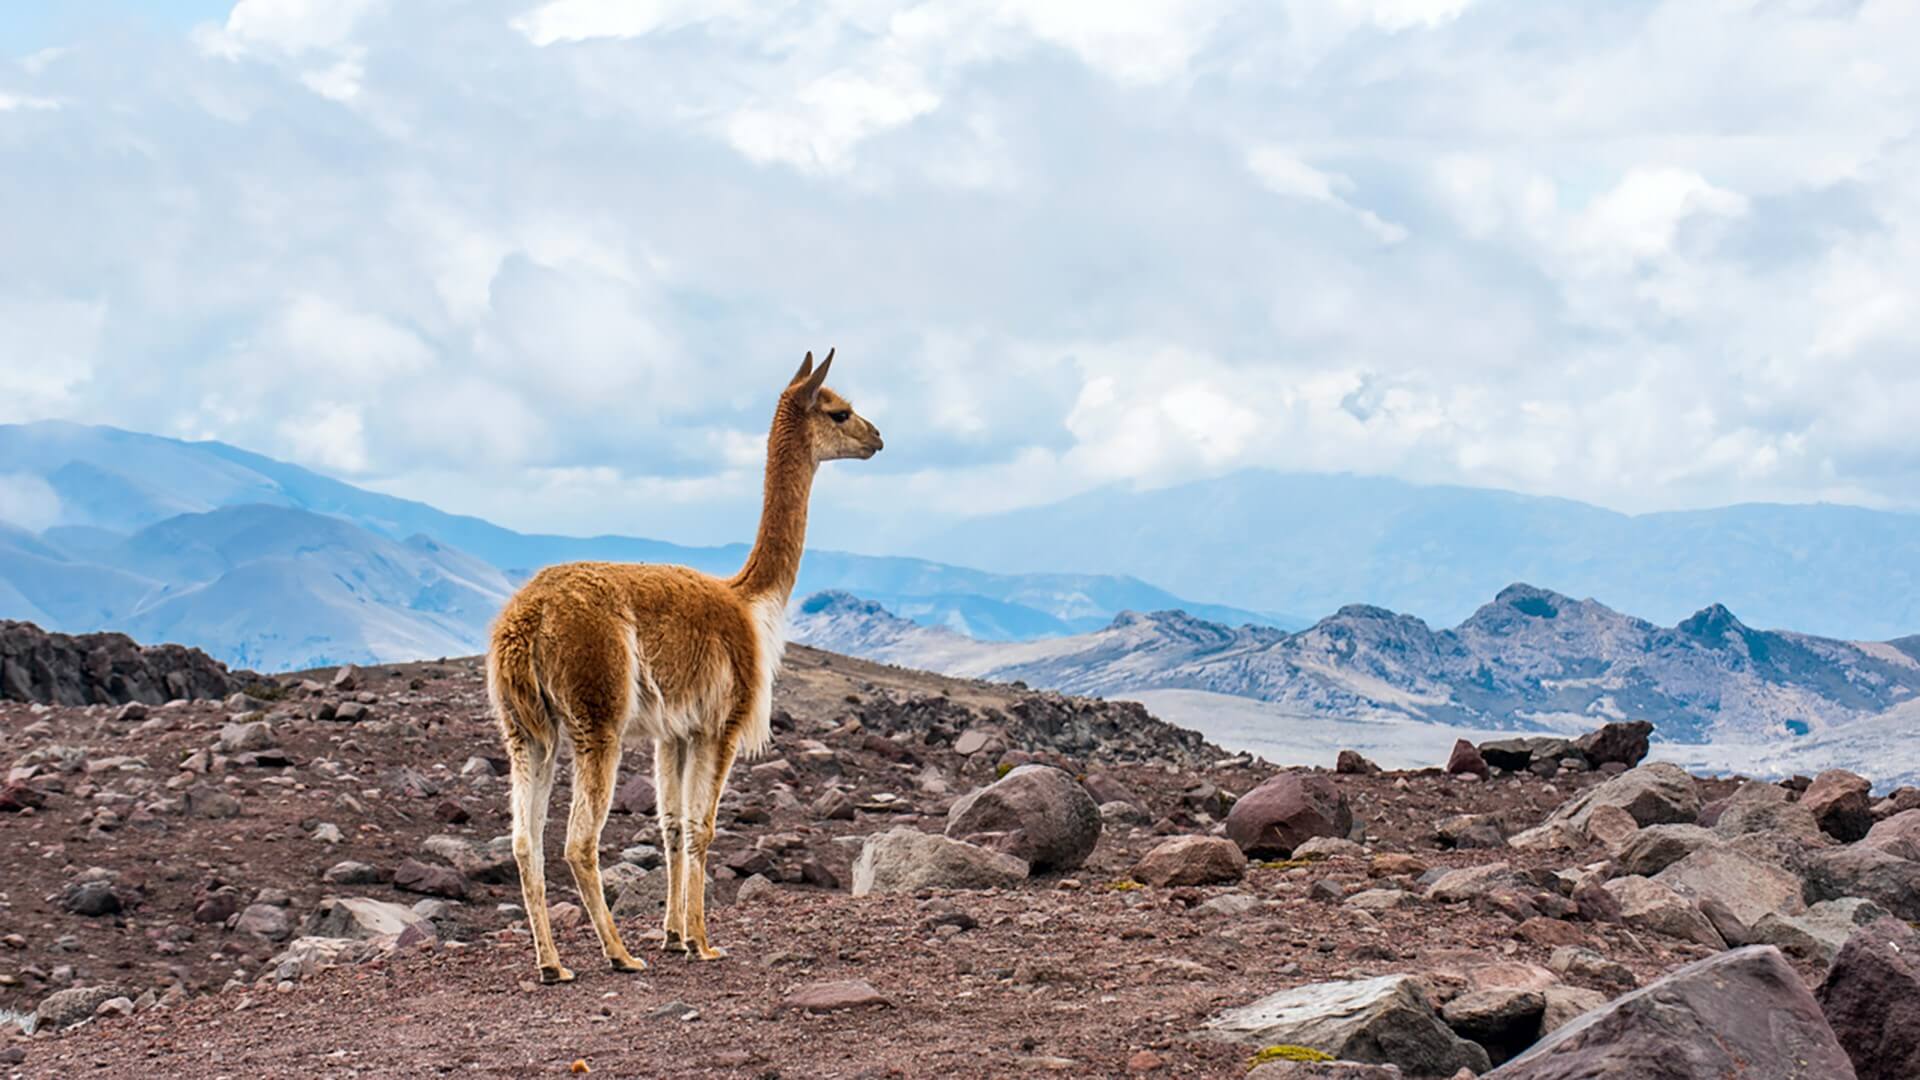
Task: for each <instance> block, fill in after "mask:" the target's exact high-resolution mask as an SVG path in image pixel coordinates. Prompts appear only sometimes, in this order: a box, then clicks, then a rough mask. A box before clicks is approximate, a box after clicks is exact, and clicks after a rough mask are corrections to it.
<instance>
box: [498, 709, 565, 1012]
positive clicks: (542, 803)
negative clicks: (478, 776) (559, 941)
mask: <svg viewBox="0 0 1920 1080" xmlns="http://www.w3.org/2000/svg"><path fill="white" fill-rule="evenodd" d="M556 751H557V748H556V747H554V746H551V745H549V746H540V745H534V744H528V743H526V742H524V741H520V740H509V741H508V743H507V763H508V769H507V775H508V777H509V780H510V782H511V784H512V786H513V794H512V796H511V797H510V798H511V809H512V811H513V861H514V862H515V863H517V864H519V867H520V899H521V901H522V902H523V903H524V904H525V905H526V908H527V926H528V927H529V928H530V929H531V930H532V931H533V955H534V961H535V963H537V964H539V965H540V981H541V982H549V983H554V982H570V981H572V979H573V972H571V971H568V970H567V969H566V968H564V967H561V966H560V950H558V949H556V948H555V947H554V944H553V926H552V925H551V924H550V923H549V922H548V921H547V876H546V875H547V869H546V848H545V843H546V830H547V800H548V799H549V798H550V797H551V796H552V795H553V766H554V758H555V756H556Z"/></svg>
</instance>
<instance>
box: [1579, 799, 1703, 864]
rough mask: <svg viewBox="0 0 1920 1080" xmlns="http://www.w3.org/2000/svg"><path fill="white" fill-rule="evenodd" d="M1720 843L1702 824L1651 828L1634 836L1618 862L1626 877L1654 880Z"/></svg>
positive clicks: (1650, 826) (1626, 845)
mask: <svg viewBox="0 0 1920 1080" xmlns="http://www.w3.org/2000/svg"><path fill="white" fill-rule="evenodd" d="M1595 816H1596V817H1597V816H1598V815H1597V814H1596V815H1595ZM1719 844H1720V838H1719V837H1717V836H1715V835H1714V834H1713V830H1711V829H1703V828H1701V827H1700V826H1698V825H1649V826H1647V827H1646V828H1644V829H1641V830H1640V831H1639V832H1636V833H1634V834H1633V836H1632V838H1630V839H1629V840H1628V841H1627V842H1626V844H1625V845H1624V846H1622V847H1621V849H1620V854H1619V856H1618V857H1617V858H1616V859H1615V860H1614V861H1615V862H1617V863H1618V864H1619V866H1620V872H1621V873H1623V874H1640V875H1643V876H1645V877H1652V876H1653V875H1655V874H1657V873H1659V872H1660V871H1662V870H1665V869H1666V868H1667V867H1669V866H1672V865H1673V864H1674V863H1677V862H1679V861H1680V860H1681V859H1684V858H1686V857H1687V856H1689V855H1691V854H1693V853H1694V852H1696V851H1699V850H1701V849H1702V848H1710V847H1717V846H1719Z"/></svg>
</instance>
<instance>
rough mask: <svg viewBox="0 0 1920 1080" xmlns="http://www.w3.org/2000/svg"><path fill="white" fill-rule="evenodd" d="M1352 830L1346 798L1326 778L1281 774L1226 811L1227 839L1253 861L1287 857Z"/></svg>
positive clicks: (1350, 813) (1241, 797) (1269, 779)
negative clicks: (1316, 839) (1314, 841)
mask: <svg viewBox="0 0 1920 1080" xmlns="http://www.w3.org/2000/svg"><path fill="white" fill-rule="evenodd" d="M1352 829H1353V811H1352V810H1351V809H1350V808H1349V807H1348V806H1347V797H1346V795H1344V794H1343V793H1342V792H1341V791H1340V787H1339V785H1338V784H1336V783H1335V782H1334V781H1332V780H1330V779H1328V778H1327V777H1325V776H1315V775H1312V774H1303V773H1280V774H1279V775H1277V776H1272V777H1269V778H1268V779H1267V780H1266V781H1265V782H1263V783H1262V784H1260V786H1258V787H1256V788H1254V789H1253V790H1252V791H1249V792H1247V793H1246V794H1245V795H1242V796H1240V798H1239V800H1237V801H1236V802H1235V803H1234V804H1233V808H1232V809H1231V810H1229V811H1228V812H1227V836H1228V837H1230V838H1231V839H1232V840H1233V842H1234V843H1236V844H1239V845H1240V850H1241V851H1243V852H1245V853H1247V854H1248V855H1250V856H1253V857H1256V858H1257V857H1260V856H1267V855H1272V856H1279V857H1283V858H1284V857H1285V856H1287V855H1290V854H1292V853H1293V849H1294V848H1296V847H1298V846H1299V845H1300V844H1302V843H1304V842H1306V841H1307V840H1309V839H1311V838H1313V837H1316V836H1339V837H1344V836H1346V835H1347V833H1348V832H1349V831H1351V830H1352Z"/></svg>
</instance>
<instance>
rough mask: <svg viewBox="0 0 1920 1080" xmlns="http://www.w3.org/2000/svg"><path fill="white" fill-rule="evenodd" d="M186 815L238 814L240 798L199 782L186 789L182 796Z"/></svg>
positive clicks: (219, 816) (212, 816) (227, 816)
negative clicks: (197, 784) (195, 785)
mask: <svg viewBox="0 0 1920 1080" xmlns="http://www.w3.org/2000/svg"><path fill="white" fill-rule="evenodd" d="M184 800H185V805H186V810H187V813H188V815H190V816H192V817H198V818H230V817H239V816H240V800H239V799H238V798H236V797H234V796H233V795H231V794H229V793H227V792H225V791H222V790H220V789H219V788H216V787H209V786H207V785H205V784H201V785H199V786H197V787H193V788H189V789H187V793H186V795H185V796H184Z"/></svg>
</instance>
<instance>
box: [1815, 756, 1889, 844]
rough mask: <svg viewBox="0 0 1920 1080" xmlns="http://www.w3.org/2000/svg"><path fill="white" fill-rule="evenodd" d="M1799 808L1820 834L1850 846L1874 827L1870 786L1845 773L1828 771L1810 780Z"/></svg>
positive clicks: (1853, 774)
mask: <svg viewBox="0 0 1920 1080" xmlns="http://www.w3.org/2000/svg"><path fill="white" fill-rule="evenodd" d="M1800 805H1801V806H1803V807H1805V808H1806V810H1807V812H1808V813H1810V814H1812V815H1813V820H1814V821H1815V823H1817V824H1818V825H1819V826H1820V829H1821V831H1822V832H1825V833H1826V834H1827V835H1828V836H1831V837H1833V838H1834V839H1835V840H1840V841H1843V842H1846V843H1851V842H1853V841H1855V840H1858V839H1860V838H1861V837H1863V836H1865V835H1867V829H1868V827H1869V826H1871V825H1872V824H1873V785H1871V784H1869V783H1868V782H1867V780H1866V778H1865V777H1863V776H1860V775H1858V774H1856V773H1850V772H1848V771H1847V770H1845V769H1828V770H1827V771H1825V772H1823V773H1821V774H1820V775H1819V776H1816V777H1814V778H1813V783H1812V784H1809V785H1808V786H1807V790H1806V793H1805V794H1804V795H1802V796H1800Z"/></svg>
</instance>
